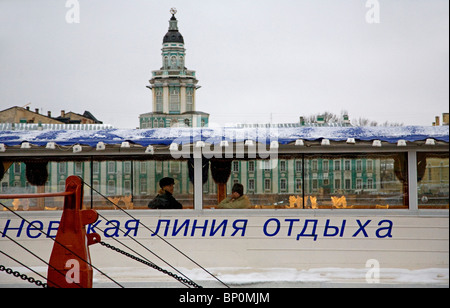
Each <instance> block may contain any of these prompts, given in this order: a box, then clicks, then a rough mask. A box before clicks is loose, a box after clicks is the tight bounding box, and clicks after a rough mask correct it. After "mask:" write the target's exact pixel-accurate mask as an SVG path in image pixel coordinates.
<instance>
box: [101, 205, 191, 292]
mask: <svg viewBox="0 0 450 308" xmlns="http://www.w3.org/2000/svg"><path fill="white" fill-rule="evenodd" d="M98 216H100V217H102V218H103V219H105V220H106V221H108V222H110V223H112V224H113V225H114V226H115V227H116V228H118V230H120V232H122V233H123V234H126V232H125V231H123V230H122V229H121V228H119V227H118V226H117V225H115V223H114V222H111V221H110V220H108V219H107V218H106V217H104V216H103V215H101V214H100V213H98ZM97 229H99V230H100V231H103V230H102V229H100V228H98V227H97ZM129 238H130V239H131V240H132V241H134V242H136V243H137V244H138V245H140V246H141V247H143V248H144V249H145V250H147V251H148V252H150V253H151V254H153V255H154V256H155V257H157V258H158V259H160V260H161V261H162V262H164V263H165V264H167V265H168V266H169V267H170V268H172V269H173V270H174V271H176V272H177V273H179V274H180V275H182V276H183V277H184V278H185V279H187V280H188V281H190V283H189V284H190V285H194V284H195V283H194V282H193V281H192V279H190V278H189V277H187V276H186V275H184V274H183V273H182V272H180V271H179V270H178V269H176V268H175V267H174V266H173V265H171V264H170V263H168V262H167V261H166V260H164V259H163V258H161V257H160V256H158V255H157V254H156V253H154V252H153V251H151V250H150V249H149V248H147V247H146V246H144V245H143V244H142V243H141V242H139V241H138V240H136V239H135V238H133V237H130V236H129ZM112 239H113V240H115V241H116V242H118V243H119V244H121V245H123V246H125V247H126V248H128V249H130V250H131V251H133V252H134V253H136V254H137V255H139V256H140V257H141V258H143V259H145V261H146V262H149V263H151V264H152V265H149V264H146V265H148V266H150V267H152V268H155V269H158V268H159V266H157V265H156V264H155V263H153V262H151V261H150V260H148V259H147V258H145V257H144V256H142V255H141V254H139V253H138V252H136V251H135V250H133V249H132V248H130V247H128V246H127V245H125V244H124V243H122V242H121V241H119V240H118V239H116V238H114V237H112ZM100 244H101V245H103V246H105V247H107V248H111V247H114V246H111V247H109V246H110V245H109V244H106V243H104V242H100ZM108 245H109V246H108ZM111 249H112V250H115V251H117V250H116V249H113V248H111ZM118 252H120V253H122V252H121V251H118ZM122 254H124V253H122ZM137 261H139V260H137ZM141 263H144V262H141ZM144 264H145V263H144ZM156 267H158V268H156ZM158 270H159V269H158ZM160 271H161V272H164V271H165V270H160ZM169 273H170V272H169ZM166 274H167V273H166ZM169 276H172V275H169ZM172 277H174V276H172ZM179 281H180V282H182V283H183V281H181V280H179ZM195 285H197V284H195Z"/></svg>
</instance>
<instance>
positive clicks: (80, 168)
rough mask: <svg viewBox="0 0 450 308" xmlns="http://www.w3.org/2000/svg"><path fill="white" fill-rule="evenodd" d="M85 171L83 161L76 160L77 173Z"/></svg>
mask: <svg viewBox="0 0 450 308" xmlns="http://www.w3.org/2000/svg"><path fill="white" fill-rule="evenodd" d="M82 172H83V163H82V162H79V161H77V162H75V173H76V174H81V173H82Z"/></svg>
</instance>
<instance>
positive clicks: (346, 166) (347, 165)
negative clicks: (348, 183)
mask: <svg viewBox="0 0 450 308" xmlns="http://www.w3.org/2000/svg"><path fill="white" fill-rule="evenodd" d="M351 166H352V165H351V161H350V160H345V161H344V169H345V171H350V170H351Z"/></svg>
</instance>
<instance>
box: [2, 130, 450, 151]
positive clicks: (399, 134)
mask: <svg viewBox="0 0 450 308" xmlns="http://www.w3.org/2000/svg"><path fill="white" fill-rule="evenodd" d="M323 139H328V140H330V141H347V140H349V139H350V140H351V139H354V141H355V142H358V141H373V140H380V141H382V142H388V143H397V142H398V141H399V140H405V141H407V142H415V141H425V140H427V139H434V140H436V141H442V142H447V143H448V142H449V127H448V126H404V127H290V128H283V127H280V128H234V127H233V128H226V127H221V128H156V129H104V130H96V131H92V130H90V131H88V130H34V131H15V130H4V131H0V144H3V145H5V146H8V147H11V146H17V145H21V144H22V143H23V142H28V143H30V144H32V145H35V146H46V145H47V144H48V143H49V142H53V143H55V144H57V145H60V146H71V145H76V144H80V145H87V146H92V147H95V146H96V145H97V144H98V143H99V142H103V143H104V144H105V145H114V144H121V143H123V142H129V143H132V144H137V145H141V146H144V147H145V146H149V145H170V144H172V143H177V144H194V143H196V142H198V141H202V142H205V143H208V144H219V143H220V142H222V141H227V142H229V143H238V142H245V141H247V140H252V141H254V142H259V143H265V144H270V143H271V142H272V141H277V142H278V143H279V144H281V145H285V144H290V143H292V142H296V141H297V140H305V141H317V140H323Z"/></svg>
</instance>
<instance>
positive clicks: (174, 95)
mask: <svg viewBox="0 0 450 308" xmlns="http://www.w3.org/2000/svg"><path fill="white" fill-rule="evenodd" d="M169 102H170V104H169V112H180V94H179V92H178V91H177V90H176V89H174V90H171V91H170V100H169Z"/></svg>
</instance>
